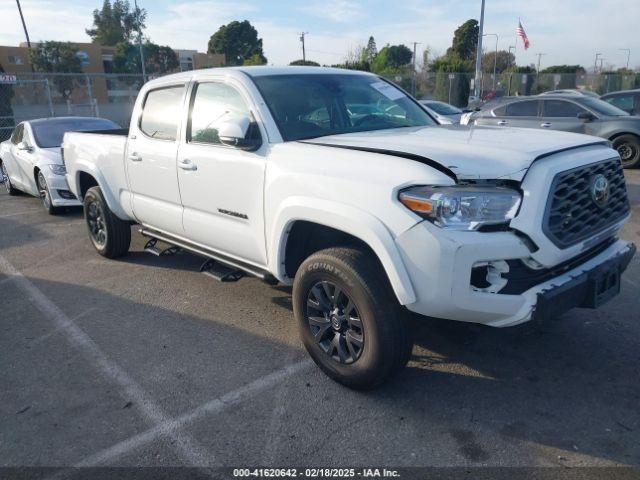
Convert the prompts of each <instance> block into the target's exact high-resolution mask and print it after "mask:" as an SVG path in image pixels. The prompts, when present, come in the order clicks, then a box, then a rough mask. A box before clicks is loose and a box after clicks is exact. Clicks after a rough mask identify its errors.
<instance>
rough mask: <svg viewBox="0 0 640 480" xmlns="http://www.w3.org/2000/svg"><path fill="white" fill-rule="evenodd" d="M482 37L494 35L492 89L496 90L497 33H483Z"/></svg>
mask: <svg viewBox="0 0 640 480" xmlns="http://www.w3.org/2000/svg"><path fill="white" fill-rule="evenodd" d="M482 36H483V37H496V53H495V56H494V57H493V91H494V92H495V91H496V69H497V66H498V34H497V33H485V34H484V35H482Z"/></svg>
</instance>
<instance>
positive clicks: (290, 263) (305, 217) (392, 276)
mask: <svg viewBox="0 0 640 480" xmlns="http://www.w3.org/2000/svg"><path fill="white" fill-rule="evenodd" d="M272 225H273V228H272V230H271V231H272V235H271V240H270V242H269V270H270V271H271V272H273V273H274V275H275V276H276V277H277V278H278V280H280V281H281V282H283V283H291V281H292V278H293V275H295V270H296V269H297V266H299V265H300V263H302V261H303V260H304V259H305V258H306V257H308V255H310V254H311V253H313V252H314V251H317V250H318V249H322V248H329V247H333V246H345V245H346V246H355V245H357V246H360V247H362V248H365V249H368V250H369V251H371V252H372V253H373V254H374V255H375V257H376V258H377V259H378V261H379V262H380V264H381V265H382V268H383V269H384V271H385V273H386V274H387V278H388V280H389V283H390V284H391V287H392V289H393V291H394V293H395V295H396V297H397V299H398V301H399V302H400V303H401V304H402V305H407V304H410V303H414V302H415V301H416V295H415V291H414V289H413V285H412V284H411V279H410V278H409V274H408V273H407V270H406V268H405V266H404V263H403V261H402V257H401V255H400V252H399V250H398V248H397V246H396V244H395V241H394V240H393V237H392V236H391V233H390V232H389V230H388V229H387V228H386V227H385V226H384V225H383V224H382V222H381V221H380V220H379V219H377V218H376V217H374V216H373V215H371V214H369V213H367V212H365V211H363V210H360V209H357V208H354V207H352V206H349V205H345V204H341V203H338V202H333V201H330V200H319V199H312V198H299V197H298V198H295V199H289V200H288V201H286V202H285V204H284V205H283V206H281V208H280V209H279V211H278V214H277V215H276V218H275V221H274V222H273V224H272ZM314 234H317V237H315V238H311V239H310V236H309V235H311V236H312V237H313V235H314ZM332 240H333V242H332ZM294 242H297V243H294ZM288 254H292V255H293V257H288V256H287V255H288Z"/></svg>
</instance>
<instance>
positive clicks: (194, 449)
mask: <svg viewBox="0 0 640 480" xmlns="http://www.w3.org/2000/svg"><path fill="white" fill-rule="evenodd" d="M0 272H2V273H4V274H6V275H9V276H10V277H12V278H13V279H14V282H15V284H16V286H18V287H19V288H21V289H22V290H23V291H24V292H25V293H26V294H27V295H28V296H29V297H30V298H31V300H32V302H33V305H34V306H35V307H36V308H37V309H38V310H39V311H40V312H41V313H42V314H43V315H44V316H45V317H48V318H49V319H50V320H51V321H52V322H53V323H54V325H55V326H56V328H59V329H61V330H63V331H64V332H65V333H66V335H67V337H68V338H69V340H70V341H71V342H72V343H74V344H75V345H76V346H77V347H78V348H80V349H81V350H82V351H83V352H84V353H85V354H86V356H87V357H89V358H90V359H91V361H92V362H93V364H94V365H95V367H97V368H98V370H100V372H101V373H102V374H103V375H104V376H105V377H106V378H108V379H111V380H112V381H114V382H116V383H117V384H119V385H120V387H121V388H122V391H123V392H122V393H123V395H122V396H123V398H124V399H125V400H127V401H133V402H134V403H135V405H136V407H137V408H138V410H139V411H140V412H141V413H142V414H143V415H144V416H145V417H146V418H147V420H148V421H150V422H151V423H152V424H154V425H165V424H168V423H169V422H171V419H170V417H169V416H167V415H166V414H165V413H164V412H163V410H162V409H161V408H160V406H159V405H157V404H156V403H155V401H154V400H153V399H152V398H151V397H150V396H149V395H148V394H147V393H146V392H145V391H144V390H143V389H142V387H140V385H138V384H137V383H136V382H135V381H134V380H133V379H132V378H131V377H130V376H129V375H128V374H127V373H126V372H125V371H124V370H122V369H121V368H120V367H119V366H118V365H117V364H115V363H113V362H112V361H111V360H110V359H109V357H108V356H107V355H106V354H105V353H104V352H103V351H102V350H101V349H100V347H99V346H98V345H97V344H96V343H95V342H94V341H93V340H92V339H91V337H89V336H88V335H87V334H86V333H85V332H84V331H83V330H82V329H80V328H79V327H78V326H77V325H76V324H75V323H74V322H73V321H72V320H71V319H70V318H69V317H68V316H67V315H66V314H65V313H64V312H63V311H62V310H60V309H59V308H58V307H57V306H56V305H55V304H54V303H53V302H52V301H51V300H49V298H47V296H46V295H45V294H44V293H42V292H41V291H40V289H38V287H36V286H35V285H34V284H33V283H31V281H30V280H29V279H27V278H26V277H25V276H24V275H23V274H22V273H20V272H19V271H18V270H17V269H16V268H15V267H14V266H13V265H12V264H11V263H10V262H9V261H8V260H7V259H6V258H4V257H3V256H2V255H0ZM167 433H168V434H169V435H170V436H171V439H172V440H173V442H174V446H175V447H176V449H177V451H178V453H179V454H181V455H182V456H183V457H184V458H185V459H186V460H187V461H188V463H189V464H190V465H203V464H205V463H209V462H211V460H212V456H211V454H210V453H208V452H207V451H205V450H204V449H203V448H202V447H201V446H199V445H198V444H197V442H196V441H195V440H194V439H192V438H191V437H190V436H189V435H188V434H186V433H183V432H180V431H178V429H171V430H168V431H167Z"/></svg>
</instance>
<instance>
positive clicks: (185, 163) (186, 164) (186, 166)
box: [178, 158, 198, 170]
mask: <svg viewBox="0 0 640 480" xmlns="http://www.w3.org/2000/svg"><path fill="white" fill-rule="evenodd" d="M178 167H180V168H181V169H182V170H197V169H198V166H197V165H196V164H195V163H193V162H192V161H191V160H189V159H188V158H183V159H182V160H178Z"/></svg>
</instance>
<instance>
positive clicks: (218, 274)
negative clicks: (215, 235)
mask: <svg viewBox="0 0 640 480" xmlns="http://www.w3.org/2000/svg"><path fill="white" fill-rule="evenodd" d="M138 231H139V232H140V234H141V235H142V236H144V237H147V238H149V239H150V241H149V242H147V245H149V244H150V243H151V241H152V240H156V242H157V241H158V240H160V241H162V242H164V243H167V244H169V245H171V247H170V248H168V249H167V250H164V251H160V254H158V253H156V252H150V253H153V254H154V255H162V254H163V252H165V251H169V250H171V249H172V248H176V249H180V248H181V249H183V250H186V251H188V252H191V253H195V254H196V255H200V256H201V257H205V258H207V259H208V260H213V261H214V264H215V265H214V264H209V265H207V264H208V263H209V262H208V261H207V262H205V263H203V264H202V267H200V271H201V272H203V273H206V274H207V275H208V276H210V277H213V278H216V279H217V280H220V281H226V282H228V281H236V280H232V278H234V277H236V276H237V274H238V273H241V274H248V275H251V276H253V277H258V278H260V279H261V280H264V281H265V282H267V283H271V284H275V283H277V280H276V279H275V277H274V276H273V275H271V274H270V273H269V272H267V271H265V270H262V269H260V268H258V267H254V266H253V265H248V264H246V263H244V262H241V261H238V260H235V259H233V258H229V257H227V256H226V255H223V254H220V253H218V252H214V251H212V250H209V249H208V248H205V247H200V246H198V245H193V244H192V243H190V242H187V241H185V240H181V239H178V238H175V237H173V236H171V235H168V234H166V233H161V232H157V231H155V230H151V229H150V228H145V227H143V228H141V229H139V230H138ZM156 242H154V243H153V244H152V247H155V244H156ZM145 249H146V248H145ZM155 250H157V249H155ZM176 251H177V250H176ZM173 253H175V251H173ZM167 254H169V255H171V253H167ZM205 266H206V268H205ZM238 271H239V272H238ZM239 279H240V278H238V280H239Z"/></svg>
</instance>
